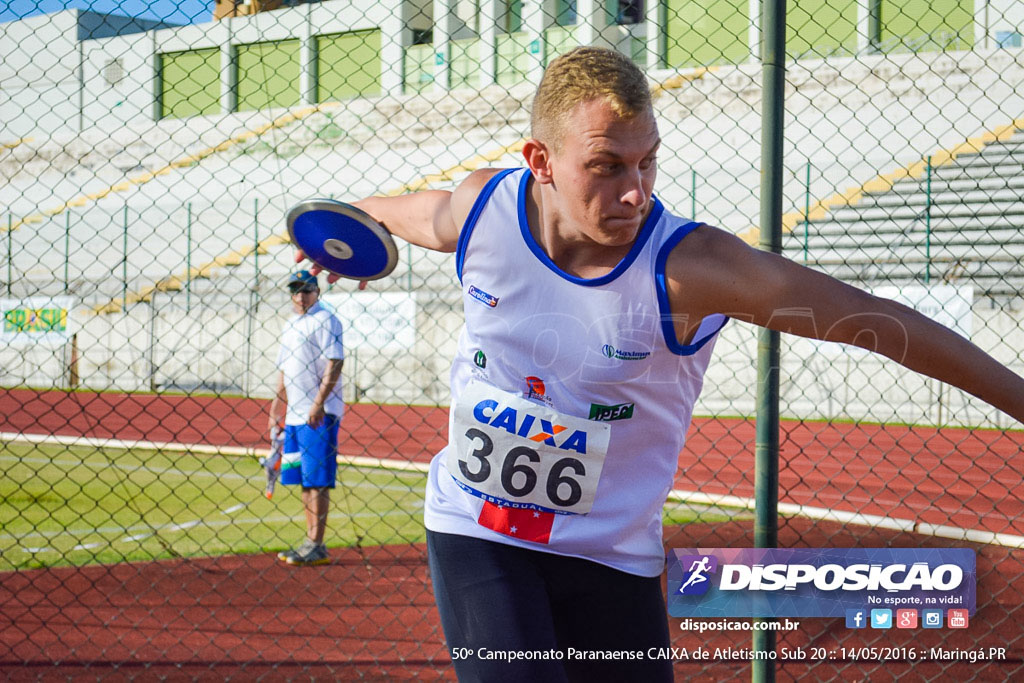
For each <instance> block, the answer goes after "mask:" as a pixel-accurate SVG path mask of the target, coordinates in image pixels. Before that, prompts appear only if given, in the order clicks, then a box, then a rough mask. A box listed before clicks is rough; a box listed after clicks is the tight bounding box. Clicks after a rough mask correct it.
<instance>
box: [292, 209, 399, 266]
mask: <svg viewBox="0 0 1024 683" xmlns="http://www.w3.org/2000/svg"><path fill="white" fill-rule="evenodd" d="M287 224H288V235H289V236H290V237H291V240H292V244H294V245H295V246H296V247H298V248H299V249H301V250H302V252H303V253H304V254H305V255H306V257H307V258H308V259H309V260H310V261H312V262H313V263H315V264H316V265H318V266H320V267H321V268H323V269H324V270H326V271H328V272H331V273H334V274H335V275H339V276H341V277H345V278H349V279H352V280H364V281H365V280H378V279H380V278H382V277H385V276H387V275H388V274H390V273H391V271H393V270H394V269H395V265H396V264H397V263H398V248H397V247H396V246H395V241H394V240H393V239H392V238H391V233H389V232H388V231H387V230H386V229H385V228H384V226H382V225H381V224H380V223H378V222H377V221H375V220H374V219H373V217H372V216H370V215H369V214H368V213H366V212H365V211H362V210H360V209H357V208H356V207H354V206H352V205H351V204H346V203H345V202H339V201H335V200H333V199H306V200H303V201H301V202H299V203H298V204H296V205H295V206H293V207H292V209H291V211H289V212H288V218H287Z"/></svg>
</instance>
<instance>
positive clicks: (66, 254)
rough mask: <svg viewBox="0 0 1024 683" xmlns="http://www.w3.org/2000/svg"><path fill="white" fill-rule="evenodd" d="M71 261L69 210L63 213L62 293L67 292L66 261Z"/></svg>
mask: <svg viewBox="0 0 1024 683" xmlns="http://www.w3.org/2000/svg"><path fill="white" fill-rule="evenodd" d="M69 261H71V212H70V211H68V212H67V213H66V214H64V293H65V294H67V293H68V289H69V287H68V262H69Z"/></svg>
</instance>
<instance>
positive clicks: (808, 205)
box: [804, 159, 811, 264]
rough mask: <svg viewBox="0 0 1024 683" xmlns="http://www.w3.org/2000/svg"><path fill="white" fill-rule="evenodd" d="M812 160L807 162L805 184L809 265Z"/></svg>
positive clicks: (806, 244) (805, 224) (806, 246)
mask: <svg viewBox="0 0 1024 683" xmlns="http://www.w3.org/2000/svg"><path fill="white" fill-rule="evenodd" d="M810 226H811V160H810V159H808V160H807V181H806V182H805V183H804V264H806V263H807V258H808V257H807V252H808V242H809V241H810V233H811V227H810Z"/></svg>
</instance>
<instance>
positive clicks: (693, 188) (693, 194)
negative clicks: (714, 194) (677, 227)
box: [690, 169, 697, 220]
mask: <svg viewBox="0 0 1024 683" xmlns="http://www.w3.org/2000/svg"><path fill="white" fill-rule="evenodd" d="M690 219H691V220H697V169H691V170H690Z"/></svg>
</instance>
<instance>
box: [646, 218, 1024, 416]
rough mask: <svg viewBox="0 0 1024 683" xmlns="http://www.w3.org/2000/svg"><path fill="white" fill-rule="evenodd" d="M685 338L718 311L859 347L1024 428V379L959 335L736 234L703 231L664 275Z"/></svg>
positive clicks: (672, 258) (679, 248)
mask: <svg viewBox="0 0 1024 683" xmlns="http://www.w3.org/2000/svg"><path fill="white" fill-rule="evenodd" d="M665 275H666V286H667V289H668V295H669V302H670V306H671V308H672V314H673V316H674V317H675V319H676V320H677V324H676V327H677V336H679V338H680V339H683V338H685V336H686V335H687V334H688V333H692V331H693V329H694V328H695V326H696V324H698V323H699V322H700V320H701V319H702V318H703V317H705V316H707V315H711V314H713V313H724V314H726V315H728V316H730V317H732V318H736V319H738V320H743V321H746V322H749V323H753V324H754V325H759V326H761V327H766V328H768V329H772V330H777V331H780V332H790V333H792V334H797V335H800V336H803V337H809V338H812V339H822V340H827V341H834V342H841V343H844V344H853V345H855V346H859V347H861V348H864V349H867V350H869V351H874V352H877V353H880V354H882V355H884V356H887V357H888V358H891V359H893V360H895V361H896V362H898V363H900V364H902V365H904V366H906V367H907V368H910V369H911V370H914V371H916V372H920V373H922V374H925V375H928V376H929V377H934V378H936V379H939V380H941V381H943V382H947V383H949V384H952V385H954V386H957V387H959V388H961V389H963V390H964V391H967V392H968V393H970V394H973V395H974V396H977V397H978V398H980V399H982V400H983V401H985V402H987V403H989V404H991V405H993V406H995V407H996V408H999V409H1000V410H1002V411H1004V412H1006V413H1007V414H1009V415H1011V416H1013V417H1014V418H1016V419H1017V420H1020V421H1022V422H1024V379H1021V377H1019V376H1018V375H1016V374H1015V373H1013V372H1012V371H1010V370H1009V369H1007V368H1006V367H1004V366H1003V365H1002V364H1001V363H999V362H998V361H996V360H995V359H994V358H992V357H991V356H989V355H988V354H987V353H985V352H984V351H982V350H981V349H979V348H978V347H977V346H975V345H974V344H972V343H971V342H970V341H968V340H967V339H965V338H963V337H961V336H960V335H958V334H957V333H956V332H953V331H952V330H950V329H949V328H947V327H945V326H944V325H941V324H939V323H937V322H935V321H933V320H932V319H930V318H928V317H927V316H924V315H922V314H920V313H918V312H917V311H915V310H913V309H911V308H909V307H907V306H904V305H902V304H899V303H897V302H895V301H890V300H889V299H883V298H880V297H876V296H873V295H871V294H868V293H867V292H864V291H862V290H859V289H856V288H855V287H851V286H849V285H847V284H844V283H842V282H840V281H838V280H836V279H834V278H831V277H829V276H827V275H824V274H822V273H819V272H816V271H813V270H811V269H809V268H805V267H803V266H801V265H799V264H797V263H794V262H792V261H790V260H788V259H785V258H783V257H781V256H778V255H776V254H771V253H769V252H765V251H761V250H759V249H754V248H752V247H750V246H748V245H747V244H746V243H744V242H743V241H742V240H740V239H738V238H737V237H736V236H734V235H732V234H730V233H727V232H725V231H723V230H719V229H717V228H712V227H710V226H701V227H699V228H697V229H696V230H694V231H693V232H692V233H691V234H690V235H688V236H687V237H686V238H685V239H683V240H682V241H681V242H679V244H678V245H676V247H675V249H674V250H673V251H672V253H671V254H670V255H669V258H668V261H667V263H666V269H665Z"/></svg>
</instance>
